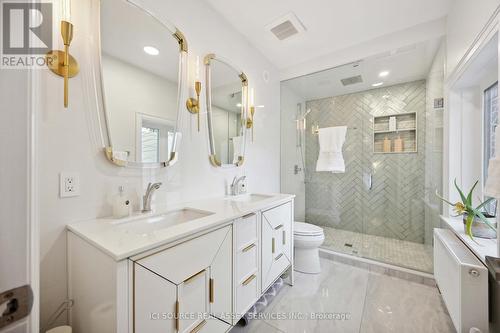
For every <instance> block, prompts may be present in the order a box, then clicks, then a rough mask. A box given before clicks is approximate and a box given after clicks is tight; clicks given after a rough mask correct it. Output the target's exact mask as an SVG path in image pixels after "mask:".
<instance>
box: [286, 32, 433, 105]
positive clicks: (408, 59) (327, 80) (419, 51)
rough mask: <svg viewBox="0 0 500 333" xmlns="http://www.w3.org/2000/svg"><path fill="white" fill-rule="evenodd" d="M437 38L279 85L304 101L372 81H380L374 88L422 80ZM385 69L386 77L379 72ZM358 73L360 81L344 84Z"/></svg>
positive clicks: (353, 89)
mask: <svg viewBox="0 0 500 333" xmlns="http://www.w3.org/2000/svg"><path fill="white" fill-rule="evenodd" d="M439 44H440V39H439V38H438V39H432V40H429V41H427V42H422V43H417V44H413V45H408V46H406V47H403V48H400V49H399V50H392V51H389V52H386V53H384V54H379V55H376V56H372V57H369V58H366V59H363V60H361V61H359V62H357V63H355V64H348V65H344V66H340V67H336V68H332V69H328V70H325V71H322V72H318V73H314V74H310V75H305V76H301V77H298V78H295V79H291V80H287V81H283V82H282V85H283V86H285V87H288V88H289V89H291V90H292V91H293V92H294V93H295V94H297V95H298V96H300V97H301V98H303V99H304V100H306V101H307V100H314V99H320V98H325V97H330V96H338V95H344V94H350V93H354V92H359V91H365V90H369V89H374V88H375V87H373V86H372V84H374V83H377V82H383V85H382V86H380V87H376V88H383V87H386V86H390V85H394V84H398V83H403V82H411V81H416V80H420V79H425V78H426V77H427V75H428V73H429V71H430V68H431V65H432V61H433V59H434V57H435V55H436V52H437V50H438V48H439ZM382 71H388V72H389V75H387V76H386V77H383V78H381V77H379V74H380V72H382ZM357 75H361V76H362V78H363V82H362V83H356V84H353V85H348V86H344V85H343V84H342V83H341V81H340V80H341V79H344V78H348V77H353V76H357Z"/></svg>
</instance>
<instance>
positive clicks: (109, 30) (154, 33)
mask: <svg viewBox="0 0 500 333" xmlns="http://www.w3.org/2000/svg"><path fill="white" fill-rule="evenodd" d="M100 51H101V52H100V65H101V66H100V68H101V88H102V89H101V90H102V91H101V94H102V98H103V103H102V105H103V108H104V112H103V113H104V117H105V119H104V120H105V121H104V122H103V129H102V131H103V137H104V138H105V139H107V144H106V148H105V152H106V156H107V157H108V159H109V160H110V161H111V162H113V163H114V164H116V165H119V166H130V167H140V168H159V167H166V166H169V165H172V164H173V163H175V161H176V160H177V157H178V156H177V150H176V149H177V146H178V143H179V140H180V133H178V132H177V124H178V119H179V113H180V110H182V107H183V105H184V103H183V102H181V101H180V97H181V96H182V93H183V89H184V85H185V75H186V62H187V43H186V40H185V38H184V36H183V34H182V33H181V32H180V31H179V30H178V29H176V28H175V27H174V26H173V25H171V24H169V23H167V22H164V21H161V20H159V19H157V18H156V17H155V16H154V15H153V14H152V13H150V12H148V11H147V10H145V9H143V8H141V7H139V6H138V5H136V4H134V3H132V2H130V1H125V0H101V1H100Z"/></svg>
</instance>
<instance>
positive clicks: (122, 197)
mask: <svg viewBox="0 0 500 333" xmlns="http://www.w3.org/2000/svg"><path fill="white" fill-rule="evenodd" d="M130 207H131V205H130V199H129V198H128V197H127V195H126V194H125V191H124V189H123V186H120V187H118V193H117V194H116V195H115V196H114V198H113V217H114V218H121V217H127V216H129V215H130Z"/></svg>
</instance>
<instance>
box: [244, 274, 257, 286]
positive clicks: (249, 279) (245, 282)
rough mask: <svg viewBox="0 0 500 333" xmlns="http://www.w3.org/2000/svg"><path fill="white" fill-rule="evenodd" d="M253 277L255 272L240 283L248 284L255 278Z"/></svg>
mask: <svg viewBox="0 0 500 333" xmlns="http://www.w3.org/2000/svg"><path fill="white" fill-rule="evenodd" d="M255 278H256V275H255V274H252V275H250V276H249V277H248V278H247V279H246V280H245V281H243V283H242V285H244V286H246V285H247V284H249V283H250V282H252V280H253V279H255Z"/></svg>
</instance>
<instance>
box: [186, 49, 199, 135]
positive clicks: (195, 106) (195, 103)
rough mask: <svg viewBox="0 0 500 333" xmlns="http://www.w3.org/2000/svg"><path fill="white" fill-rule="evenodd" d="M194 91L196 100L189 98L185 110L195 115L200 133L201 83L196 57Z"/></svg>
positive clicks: (197, 58)
mask: <svg viewBox="0 0 500 333" xmlns="http://www.w3.org/2000/svg"><path fill="white" fill-rule="evenodd" d="M194 91H195V93H196V98H193V97H190V98H188V99H187V101H186V108H187V109H188V111H189V112H190V113H192V114H196V115H197V118H198V119H197V123H198V132H199V131H200V93H201V81H200V57H196V75H195V82H194Z"/></svg>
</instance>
